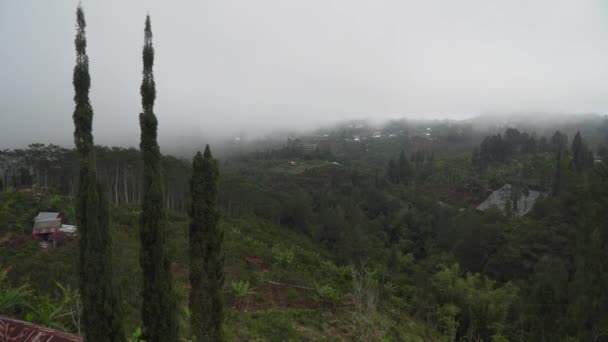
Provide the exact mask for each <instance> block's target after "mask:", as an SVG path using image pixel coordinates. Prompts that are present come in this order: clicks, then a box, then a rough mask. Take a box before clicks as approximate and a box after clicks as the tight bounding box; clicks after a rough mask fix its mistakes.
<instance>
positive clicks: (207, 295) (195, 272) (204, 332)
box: [189, 145, 224, 341]
mask: <svg viewBox="0 0 608 342" xmlns="http://www.w3.org/2000/svg"><path fill="white" fill-rule="evenodd" d="M218 177H219V171H218V166H217V162H216V160H215V159H213V156H212V155H211V151H210V150H209V145H207V146H206V147H205V153H204V155H201V153H200V152H198V153H197V154H196V156H195V157H194V159H193V161H192V179H191V180H190V193H191V197H192V198H191V199H192V202H191V205H190V211H189V214H190V218H191V222H190V285H191V287H192V290H191V293H190V314H191V319H190V326H191V329H192V334H193V335H194V336H195V337H196V340H197V341H221V340H222V339H223V334H222V321H223V302H222V285H223V283H224V271H223V267H224V254H223V250H222V244H223V240H224V232H223V230H222V229H221V228H220V226H219V224H218V220H219V214H218V211H217V194H218V191H217V182H218Z"/></svg>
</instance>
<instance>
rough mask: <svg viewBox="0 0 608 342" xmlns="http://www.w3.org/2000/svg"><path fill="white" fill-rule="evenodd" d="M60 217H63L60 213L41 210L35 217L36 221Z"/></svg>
mask: <svg viewBox="0 0 608 342" xmlns="http://www.w3.org/2000/svg"><path fill="white" fill-rule="evenodd" d="M60 217H61V214H60V213H53V212H48V211H41V212H39V213H38V215H37V216H36V217H34V221H39V220H50V219H56V218H60Z"/></svg>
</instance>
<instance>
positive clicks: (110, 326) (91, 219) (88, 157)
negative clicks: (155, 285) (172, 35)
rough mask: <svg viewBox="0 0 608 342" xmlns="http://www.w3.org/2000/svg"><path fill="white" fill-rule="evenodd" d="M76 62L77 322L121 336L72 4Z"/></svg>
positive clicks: (85, 68) (85, 71)
mask: <svg viewBox="0 0 608 342" xmlns="http://www.w3.org/2000/svg"><path fill="white" fill-rule="evenodd" d="M76 23H77V31H76V39H75V40H74V44H75V45H76V66H75V67H74V78H73V84H74V92H75V94H74V102H75V104H76V107H75V109H74V114H73V119H74V126H75V130H74V142H75V144H76V149H77V151H78V155H79V159H80V178H79V186H78V205H77V210H76V213H77V221H78V230H79V234H80V260H79V285H80V292H81V294H82V302H83V315H82V324H83V327H84V332H85V337H86V340H87V341H94V342H96V341H125V335H124V330H123V327H122V310H121V308H120V303H119V302H118V299H117V296H116V295H115V293H114V289H113V286H112V239H111V236H110V231H109V213H108V210H109V209H108V198H107V196H106V190H105V187H104V186H102V185H100V184H99V182H98V181H97V174H96V165H95V148H94V145H93V134H92V124H93V108H92V107H91V103H90V101H89V88H90V86H91V78H90V76H89V60H88V56H87V54H86V46H87V41H86V34H85V27H86V21H85V18H84V12H83V11H82V8H81V7H80V6H79V7H78V9H77V10H76Z"/></svg>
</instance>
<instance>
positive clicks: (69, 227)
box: [60, 224, 77, 234]
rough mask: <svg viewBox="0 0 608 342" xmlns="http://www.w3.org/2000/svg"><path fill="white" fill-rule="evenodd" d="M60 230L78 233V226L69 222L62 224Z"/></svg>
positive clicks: (67, 232)
mask: <svg viewBox="0 0 608 342" xmlns="http://www.w3.org/2000/svg"><path fill="white" fill-rule="evenodd" d="M60 230H61V231H62V232H64V233H66V234H76V230H77V228H76V226H72V225H69V224H62V225H61V228H60Z"/></svg>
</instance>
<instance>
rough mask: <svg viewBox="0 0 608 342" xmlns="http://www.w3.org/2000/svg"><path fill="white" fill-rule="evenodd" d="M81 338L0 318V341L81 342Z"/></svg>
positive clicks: (3, 317)
mask: <svg viewBox="0 0 608 342" xmlns="http://www.w3.org/2000/svg"><path fill="white" fill-rule="evenodd" d="M83 340H84V339H83V338H82V337H81V336H78V335H73V334H68V333H64V332H61V331H58V330H53V329H49V328H46V327H43V326H41V325H36V324H32V323H28V322H23V321H19V320H16V319H12V318H9V317H5V316H0V341H23V342H82V341H83Z"/></svg>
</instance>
